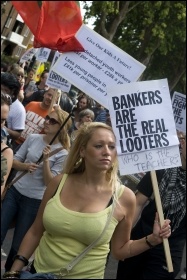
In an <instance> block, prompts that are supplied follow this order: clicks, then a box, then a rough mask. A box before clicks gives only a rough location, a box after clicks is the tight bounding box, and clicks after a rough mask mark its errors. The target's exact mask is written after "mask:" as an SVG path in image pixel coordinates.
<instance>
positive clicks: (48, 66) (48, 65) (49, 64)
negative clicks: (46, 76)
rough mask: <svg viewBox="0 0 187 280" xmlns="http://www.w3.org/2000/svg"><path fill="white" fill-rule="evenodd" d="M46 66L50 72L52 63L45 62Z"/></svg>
mask: <svg viewBox="0 0 187 280" xmlns="http://www.w3.org/2000/svg"><path fill="white" fill-rule="evenodd" d="M44 65H45V70H48V71H49V69H50V67H51V62H49V61H46V62H44Z"/></svg>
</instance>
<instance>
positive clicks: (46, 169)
mask: <svg viewBox="0 0 187 280" xmlns="http://www.w3.org/2000/svg"><path fill="white" fill-rule="evenodd" d="M50 152H51V147H50V145H47V146H46V147H45V148H44V150H43V179H44V183H45V185H48V183H49V182H50V181H51V180H52V178H53V177H54V176H53V174H52V172H51V169H50V164H49V154H50Z"/></svg>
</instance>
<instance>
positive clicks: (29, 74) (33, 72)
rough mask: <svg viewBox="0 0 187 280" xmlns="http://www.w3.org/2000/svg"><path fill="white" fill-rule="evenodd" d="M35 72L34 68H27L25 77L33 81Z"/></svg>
mask: <svg viewBox="0 0 187 280" xmlns="http://www.w3.org/2000/svg"><path fill="white" fill-rule="evenodd" d="M35 74H36V71H35V69H33V68H29V69H28V71H27V78H28V80H29V81H33V80H34V76H35Z"/></svg>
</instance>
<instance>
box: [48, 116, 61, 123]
mask: <svg viewBox="0 0 187 280" xmlns="http://www.w3.org/2000/svg"><path fill="white" fill-rule="evenodd" d="M45 121H46V122H48V123H49V124H51V125H54V124H60V123H59V122H58V121H57V120H55V119H54V118H50V117H49V116H48V115H47V116H46V117H45Z"/></svg>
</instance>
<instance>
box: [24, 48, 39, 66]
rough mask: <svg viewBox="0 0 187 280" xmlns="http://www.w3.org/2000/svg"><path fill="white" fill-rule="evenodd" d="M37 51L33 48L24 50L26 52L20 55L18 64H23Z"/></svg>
mask: <svg viewBox="0 0 187 280" xmlns="http://www.w3.org/2000/svg"><path fill="white" fill-rule="evenodd" d="M37 51H38V49H35V48H30V49H28V50H26V52H25V53H24V54H23V55H22V57H21V58H20V62H21V63H22V62H25V61H28V60H29V59H32V58H33V56H34V55H35V54H36V53H37Z"/></svg>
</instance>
